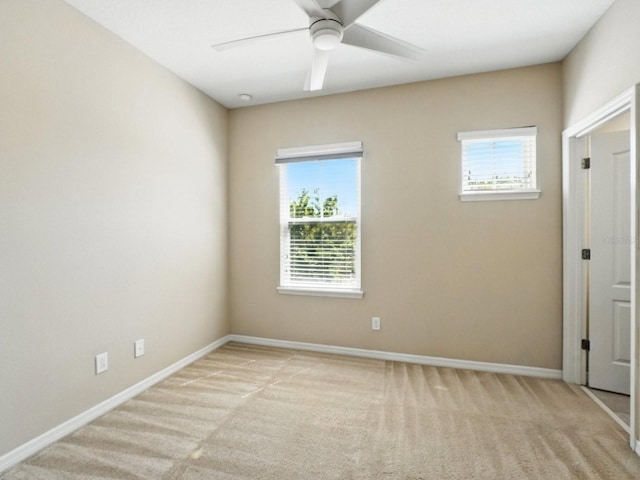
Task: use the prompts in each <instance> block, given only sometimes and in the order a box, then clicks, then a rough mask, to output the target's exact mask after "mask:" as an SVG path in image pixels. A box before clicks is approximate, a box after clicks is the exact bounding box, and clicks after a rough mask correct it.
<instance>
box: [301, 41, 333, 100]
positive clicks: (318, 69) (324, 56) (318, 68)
mask: <svg viewBox="0 0 640 480" xmlns="http://www.w3.org/2000/svg"><path fill="white" fill-rule="evenodd" d="M328 63H329V52H328V51H326V50H318V49H317V48H316V49H314V52H313V61H312V62H311V71H310V72H309V75H308V76H307V81H306V82H305V87H304V89H305V90H307V91H311V92H313V91H315V90H322V85H323V84H324V76H325V73H326V72H327V65H328Z"/></svg>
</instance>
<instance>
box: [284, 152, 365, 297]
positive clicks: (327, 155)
mask: <svg viewBox="0 0 640 480" xmlns="http://www.w3.org/2000/svg"><path fill="white" fill-rule="evenodd" d="M362 157H363V147H362V142H346V143H337V144H327V145H312V146H306V147H293V148H281V149H278V151H277V154H276V158H275V163H276V165H278V169H279V186H278V191H279V195H280V198H279V201H278V207H279V212H280V214H279V217H280V220H279V229H280V232H281V233H280V235H279V246H280V250H279V252H280V254H279V267H280V268H279V270H280V277H279V281H278V287H277V291H278V292H279V293H281V294H287V295H309V296H322V297H338V298H355V299H361V298H362V297H363V296H364V292H363V290H362V283H361V282H362V272H361V265H362V248H361V237H362V229H361V223H362V222H361V219H362V216H361V210H362V195H361V169H362ZM347 159H355V160H357V165H356V168H357V181H356V189H357V192H356V195H357V209H356V210H357V211H356V212H355V214H356V217H355V224H356V231H357V234H356V239H355V245H354V249H355V259H354V260H355V282H354V285H353V286H349V287H339V286H336V285H331V284H318V285H311V284H305V285H295V284H290V283H286V282H284V279H285V278H286V273H285V262H284V256H283V255H284V251H287V252H289V251H290V250H289V249H288V244H286V245H285V244H283V242H284V238H285V237H284V236H283V234H282V231H283V229H284V228H285V227H286V228H287V230H288V229H289V227H290V225H291V223H292V222H291V220H292V218H291V217H290V215H289V203H288V200H287V203H286V205H285V204H283V199H284V197H283V188H284V186H283V181H285V180H284V178H285V177H286V165H287V164H291V163H298V162H314V161H336V160H347ZM330 218H331V217H328V219H327V220H325V219H323V218H318V219H314V220H311V219H293V223H294V224H295V223H324V222H327V223H331V221H330ZM337 221H346V219H344V218H340V219H337Z"/></svg>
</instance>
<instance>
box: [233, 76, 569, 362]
mask: <svg viewBox="0 0 640 480" xmlns="http://www.w3.org/2000/svg"><path fill="white" fill-rule="evenodd" d="M561 93H562V79H561V67H560V64H548V65H543V66H536V67H530V68H522V69H516V70H510V71H503V72H497V73H488V74H481V75H473V76H466V77H459V78H451V79H445V80H437V81H431V82H425V83H418V84H412V85H405V86H398V87H392V88H385V89H376V90H368V91H362V92H356V93H350V94H344V95H336V96H328V97H322V98H317V99H311V100H301V101H293V102H285V103H279V104H273V105H266V106H258V107H252V108H243V109H239V110H234V111H232V112H231V113H230V145H231V150H230V163H229V189H230V215H229V218H230V244H231V246H232V248H231V252H230V253H231V257H230V289H231V291H230V293H231V295H230V302H231V303H230V309H231V312H232V329H233V332H234V333H237V334H245V335H255V336H261V337H271V338H277V339H285V340H295V341H306V342H315V343H322V344H331V345H341V346H349V347H358V348H366V349H380V350H386V351H395V352H403V353H412V354H421V355H431V356H438V357H450V358H457V359H466V360H476V361H485V362H500V363H507V364H518V365H527V366H533V367H545V368H554V369H559V368H561V340H562V333H561V326H562V318H561V314H562V313H561V312H562V308H561V294H562V284H561V280H562V277H561V263H562V251H561V244H562V242H561V192H560V190H561V160H560V131H561V128H562V94H561ZM526 125H537V126H538V128H539V137H538V171H539V184H540V187H541V188H542V196H541V198H540V199H539V200H535V201H511V202H480V203H462V202H460V201H459V199H458V191H459V182H460V159H459V157H460V146H459V144H458V142H457V141H456V133H457V132H458V131H464V130H481V129H495V128H506V127H516V126H526ZM352 140H362V141H363V142H364V147H365V157H364V159H363V163H362V204H363V205H362V215H363V236H362V245H363V246H362V249H363V251H362V255H363V262H362V272H363V280H362V283H363V289H364V290H365V297H364V299H362V300H352V299H336V298H318V297H302V296H287V295H279V294H278V293H277V292H276V287H277V285H278V275H279V267H278V248H279V247H278V176H277V171H276V167H275V166H274V161H273V158H274V154H275V152H276V149H277V148H279V147H291V146H301V145H310V144H311V145H312V144H322V143H333V142H343V141H352ZM371 316H381V317H382V330H381V331H380V332H373V331H371V329H370V317H371Z"/></svg>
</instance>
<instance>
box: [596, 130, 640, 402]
mask: <svg viewBox="0 0 640 480" xmlns="http://www.w3.org/2000/svg"><path fill="white" fill-rule="evenodd" d="M629 162H630V155H629V131H624V132H613V133H602V134H594V135H592V136H591V172H590V173H591V190H590V226H589V243H590V245H589V246H590V248H591V260H590V261H589V320H588V322H589V323H588V324H589V341H590V348H591V349H590V352H589V366H588V368H589V377H588V379H589V386H590V387H593V388H599V389H602V390H608V391H611V392H618V393H624V394H627V395H628V394H629V393H630V375H631V371H630V358H631V340H630V339H631V315H630V313H631V303H630V300H631V288H630V287H631V248H632V247H633V246H634V242H635V239H634V238H632V237H631V228H630V212H631V188H630V185H631V181H630V163H629Z"/></svg>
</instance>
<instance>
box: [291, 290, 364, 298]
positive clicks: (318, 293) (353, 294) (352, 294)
mask: <svg viewBox="0 0 640 480" xmlns="http://www.w3.org/2000/svg"><path fill="white" fill-rule="evenodd" d="M278 293H280V294H282V295H307V296H310V297H336V298H356V299H360V298H362V297H363V296H364V292H363V291H362V290H359V289H353V290H331V289H326V288H318V289H312V288H297V287H278Z"/></svg>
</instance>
